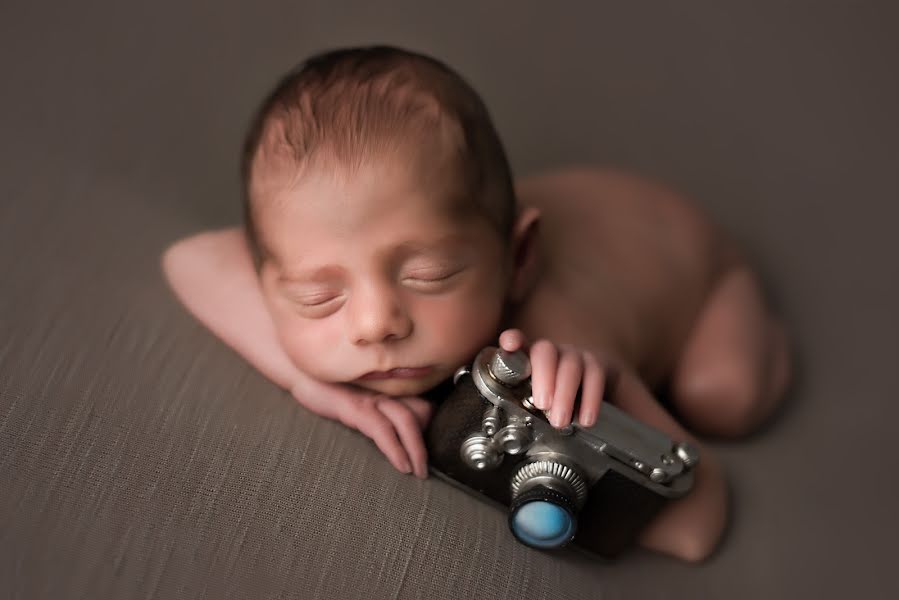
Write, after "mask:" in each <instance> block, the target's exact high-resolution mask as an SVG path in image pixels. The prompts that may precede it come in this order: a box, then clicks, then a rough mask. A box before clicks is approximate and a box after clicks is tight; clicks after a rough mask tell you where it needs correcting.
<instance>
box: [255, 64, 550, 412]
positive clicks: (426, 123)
mask: <svg viewBox="0 0 899 600" xmlns="http://www.w3.org/2000/svg"><path fill="white" fill-rule="evenodd" d="M242 172H243V178H244V189H245V211H244V214H245V220H246V230H247V238H248V240H249V242H250V246H251V252H252V253H253V255H254V261H255V264H256V267H257V270H258V273H259V278H260V283H261V287H262V290H263V295H264V297H265V300H266V303H267V305H268V307H269V310H270V312H271V314H272V317H273V319H274V323H275V326H276V329H277V332H278V336H279V338H280V341H281V343H282V345H283V347H284V349H285V350H286V351H287V353H288V355H289V356H290V358H291V360H292V361H293V362H294V364H295V365H296V366H297V367H298V368H300V369H301V370H302V371H304V372H306V373H308V374H309V375H312V376H313V377H316V378H317V379H320V380H322V381H330V382H342V383H353V384H356V385H360V386H363V387H366V388H368V389H371V390H374V391H378V392H382V393H385V394H390V395H413V394H420V393H422V392H424V391H425V390H427V389H429V388H431V387H433V386H434V385H436V384H437V383H439V382H440V381H442V380H444V379H446V378H447V377H449V376H451V375H452V373H453V371H454V370H455V369H456V368H457V367H459V366H460V365H462V364H464V363H465V362H467V361H469V360H471V358H472V357H473V356H474V354H475V353H476V352H477V350H479V349H480V348H481V347H483V346H484V345H486V344H489V343H491V342H493V343H495V341H496V336H497V334H498V332H499V327H500V324H501V320H502V318H503V315H504V310H505V309H506V307H507V305H508V303H509V302H510V301H513V300H515V299H516V298H517V297H518V296H519V295H520V294H521V293H523V290H524V289H525V287H526V285H527V284H526V283H525V282H524V281H523V279H522V277H523V276H522V275H521V273H520V271H521V269H519V267H518V263H519V262H520V261H519V260H518V259H519V258H520V257H521V256H522V254H523V253H524V252H525V249H526V247H529V246H530V244H529V243H527V241H528V240H529V239H530V238H531V237H532V236H531V235H530V232H531V230H532V229H533V227H532V226H531V225H532V224H533V222H534V218H533V217H530V218H523V217H522V215H520V214H518V212H517V211H516V203H515V195H514V189H513V184H512V179H511V175H510V172H509V166H508V163H507V160H506V156H505V153H504V151H503V148H502V145H501V143H500V141H499V138H498V136H497V134H496V132H495V130H494V128H493V125H492V123H491V121H490V118H489V115H488V113H487V110H486V108H485V107H484V104H483V102H482V101H481V100H480V98H479V97H478V95H477V94H476V93H475V92H474V91H473V90H472V89H471V88H470V87H469V86H468V85H467V84H466V83H465V82H464V81H463V80H462V79H461V78H460V77H459V76H458V75H457V74H455V73H454V72H452V71H451V70H450V69H448V68H447V67H446V66H444V65H443V64H441V63H439V62H437V61H435V60H433V59H431V58H428V57H425V56H421V55H418V54H413V53H410V52H406V51H403V50H399V49H395V48H385V47H376V48H359V49H348V50H340V51H335V52H329V53H325V54H322V55H318V56H316V57H313V58H312V59H310V60H308V61H306V62H305V63H303V64H302V65H301V66H300V67H299V68H298V69H296V70H295V71H293V72H292V73H290V74H289V75H288V76H287V77H285V78H284V79H283V80H282V81H281V82H280V83H279V85H278V86H277V87H276V89H275V90H274V91H273V92H272V94H270V96H269V97H268V98H267V99H266V100H265V102H264V103H263V104H262V106H261V107H260V109H259V111H258V114H257V116H256V119H255V121H254V124H253V126H252V128H251V130H250V132H249V134H248V136H247V140H246V143H245V147H244V156H243V165H242ZM403 369H405V370H403ZM397 370H398V371H397ZM387 371H392V372H390V373H387V374H386V375H385V374H384V372H387ZM373 372H375V373H374V374H372V373H373ZM378 372H380V373H378ZM367 374H368V376H366V375H367Z"/></svg>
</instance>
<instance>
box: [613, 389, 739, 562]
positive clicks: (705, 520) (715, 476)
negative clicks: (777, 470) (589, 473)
mask: <svg viewBox="0 0 899 600" xmlns="http://www.w3.org/2000/svg"><path fill="white" fill-rule="evenodd" d="M612 401H613V403H614V404H615V405H616V406H618V407H619V408H621V409H622V410H624V411H625V412H627V413H628V414H630V415H632V416H634V417H635V418H637V419H639V420H640V421H643V422H644V423H647V424H648V425H651V426H653V427H655V428H657V429H659V430H660V431H664V432H665V433H666V434H668V435H669V436H671V437H672V439H673V440H675V441H678V442H680V441H688V442H690V443H691V444H693V445H694V446H695V447H696V448H697V449H698V450H699V457H700V458H699V464H698V465H697V466H696V468H695V475H694V480H693V489H692V490H691V491H690V493H689V494H688V495H687V496H686V497H684V498H682V499H680V500H675V501H674V502H672V503H671V504H669V505H668V506H666V507H665V508H664V509H663V510H662V512H661V513H659V515H658V516H656V518H655V519H654V520H653V521H652V522H651V523H650V524H649V525H648V526H647V528H646V529H644V530H643V532H642V533H641V534H640V540H639V541H640V544H641V545H642V546H645V547H646V548H649V549H650V550H655V551H656V552H662V553H665V554H670V555H672V556H676V557H678V558H680V559H682V560H687V561H690V562H699V561H701V560H704V559H705V558H707V557H708V556H709V555H710V554H711V553H712V552H713V551H714V550H715V547H716V546H717V545H718V542H719V540H720V539H721V536H722V534H723V533H724V528H725V525H726V524H727V508H728V507H727V485H726V483H725V480H724V475H723V472H722V469H721V466H720V465H719V464H718V461H717V459H716V457H715V456H713V455H712V454H711V451H710V450H709V449H707V448H703V447H702V445H701V444H700V443H699V442H698V441H696V439H695V438H693V437H692V436H691V435H690V434H688V433H687V432H686V431H685V430H684V429H683V427H681V426H680V425H679V424H678V423H677V421H675V420H674V417H672V416H671V415H670V414H668V412H667V411H666V410H665V409H664V408H663V407H662V405H661V404H659V403H658V401H657V400H656V399H655V398H654V397H653V396H652V394H651V393H650V391H649V390H648V389H647V388H646V386H645V385H644V384H643V382H642V381H641V380H640V379H638V378H637V377H636V376H635V375H633V374H631V373H628V372H625V373H622V374H621V376H620V377H619V378H618V379H617V384H616V387H615V392H614V396H613V398H612ZM600 411H602V408H600Z"/></svg>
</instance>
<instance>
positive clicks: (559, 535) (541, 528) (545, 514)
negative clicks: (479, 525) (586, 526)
mask: <svg viewBox="0 0 899 600" xmlns="http://www.w3.org/2000/svg"><path fill="white" fill-rule="evenodd" d="M575 515H576V509H575V506H574V502H573V501H572V500H571V499H570V498H568V497H567V496H565V495H564V494H560V493H559V492H557V491H556V490H553V489H551V488H548V487H546V486H542V485H541V486H536V487H534V488H532V489H530V490H528V491H527V492H525V493H524V494H522V495H521V496H519V497H518V498H516V499H515V500H514V501H513V503H512V506H511V507H510V510H509V528H510V529H511V530H512V533H513V534H514V535H515V537H516V538H518V540H519V541H521V542H522V543H524V544H526V545H528V546H531V547H534V548H543V549H549V548H559V547H561V546H564V545H565V544H567V543H568V542H569V541H571V539H572V538H573V537H574V534H575V532H576V531H577V517H576V516H575Z"/></svg>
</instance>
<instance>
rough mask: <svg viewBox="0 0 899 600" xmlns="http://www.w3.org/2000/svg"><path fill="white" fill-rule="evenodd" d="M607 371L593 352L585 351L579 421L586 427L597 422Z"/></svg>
mask: <svg viewBox="0 0 899 600" xmlns="http://www.w3.org/2000/svg"><path fill="white" fill-rule="evenodd" d="M605 383H606V374H605V371H604V370H603V369H602V367H601V366H600V364H599V361H598V360H596V357H595V356H593V354H592V353H591V352H584V382H583V386H582V387H581V407H580V410H579V416H578V423H579V424H580V425H582V426H584V427H592V426H593V425H595V424H596V417H597V415H598V414H599V410H600V408H599V405H600V402H602V393H603V389H604V388H605Z"/></svg>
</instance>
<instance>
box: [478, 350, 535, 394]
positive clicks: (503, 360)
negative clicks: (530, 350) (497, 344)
mask: <svg viewBox="0 0 899 600" xmlns="http://www.w3.org/2000/svg"><path fill="white" fill-rule="evenodd" d="M488 368H489V369H490V374H491V375H493V377H494V379H496V380H497V381H499V382H500V383H502V384H504V385H507V386H509V387H514V386H516V385H518V384H519V383H521V382H522V381H524V380H525V379H527V378H528V377H530V376H531V361H529V360H528V357H527V354H525V353H524V352H521V351H520V350H519V351H516V352H506V351H505V350H503V349H502V348H499V349H498V350H497V351H496V352H495V353H494V354H493V358H492V359H490V365H489V367H488Z"/></svg>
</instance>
